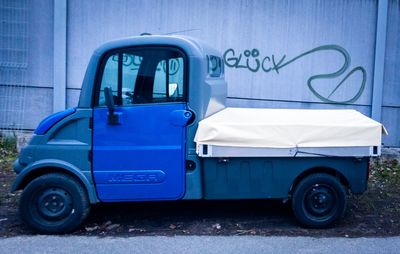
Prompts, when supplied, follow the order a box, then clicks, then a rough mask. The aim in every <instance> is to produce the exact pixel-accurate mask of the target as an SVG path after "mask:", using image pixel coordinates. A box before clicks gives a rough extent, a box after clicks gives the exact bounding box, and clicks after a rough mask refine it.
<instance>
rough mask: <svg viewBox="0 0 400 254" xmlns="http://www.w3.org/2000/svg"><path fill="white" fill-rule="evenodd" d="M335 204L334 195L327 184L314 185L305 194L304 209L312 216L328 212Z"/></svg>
mask: <svg viewBox="0 0 400 254" xmlns="http://www.w3.org/2000/svg"><path fill="white" fill-rule="evenodd" d="M334 206H335V195H334V192H333V190H332V189H331V188H330V187H329V186H324V185H315V186H313V187H312V188H311V189H310V190H309V191H308V193H307V195H306V209H307V210H308V211H309V212H310V213H311V214H312V215H314V216H324V215H326V214H329V213H330V212H331V211H332V209H333V208H334Z"/></svg>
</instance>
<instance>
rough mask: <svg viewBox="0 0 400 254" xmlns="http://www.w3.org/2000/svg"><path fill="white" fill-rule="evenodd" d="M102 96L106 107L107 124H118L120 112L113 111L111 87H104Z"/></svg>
mask: <svg viewBox="0 0 400 254" xmlns="http://www.w3.org/2000/svg"><path fill="white" fill-rule="evenodd" d="M104 98H105V100H106V105H107V108H108V124H110V125H117V124H120V123H121V122H120V115H121V114H120V113H119V112H115V105H114V97H113V93H112V89H111V87H105V88H104Z"/></svg>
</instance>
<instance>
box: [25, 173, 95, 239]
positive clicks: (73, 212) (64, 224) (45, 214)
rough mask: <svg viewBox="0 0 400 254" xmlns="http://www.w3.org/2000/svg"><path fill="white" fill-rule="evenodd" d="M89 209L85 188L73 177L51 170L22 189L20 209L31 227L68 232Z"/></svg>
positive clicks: (77, 224) (58, 232)
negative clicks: (51, 171)
mask: <svg viewBox="0 0 400 254" xmlns="http://www.w3.org/2000/svg"><path fill="white" fill-rule="evenodd" d="M89 211H90V205H89V200H88V197H87V193H86V190H85V189H84V187H83V186H82V184H81V183H80V182H79V181H77V180H76V179H75V178H74V177H72V176H69V175H65V174H60V173H51V174H46V175H43V176H40V177H38V178H36V179H34V180H33V181H32V182H30V183H29V184H28V185H27V187H26V188H25V189H24V191H23V193H22V196H21V200H20V205H19V212H20V216H21V219H22V220H23V221H24V222H25V223H26V224H27V225H28V226H29V227H31V228H32V229H34V230H36V231H39V232H41V233H46V234H61V233H68V232H70V231H72V230H74V229H76V228H77V227H79V226H80V225H81V224H82V222H83V221H84V220H85V219H86V217H87V216H88V214H89Z"/></svg>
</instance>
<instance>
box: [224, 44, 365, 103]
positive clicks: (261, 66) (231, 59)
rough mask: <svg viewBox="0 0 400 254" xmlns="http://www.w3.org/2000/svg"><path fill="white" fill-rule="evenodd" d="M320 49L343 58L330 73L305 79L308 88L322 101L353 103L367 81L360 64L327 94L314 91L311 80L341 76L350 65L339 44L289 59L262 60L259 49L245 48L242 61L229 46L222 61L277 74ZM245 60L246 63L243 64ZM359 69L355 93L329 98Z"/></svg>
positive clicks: (348, 57) (284, 57)
mask: <svg viewBox="0 0 400 254" xmlns="http://www.w3.org/2000/svg"><path fill="white" fill-rule="evenodd" d="M320 51H335V52H338V53H339V54H341V55H342V56H343V58H344V62H343V65H342V66H341V67H340V68H339V69H338V70H337V71H335V72H331V73H324V74H317V75H313V76H311V77H310V78H308V80H307V86H308V88H309V89H310V91H311V92H312V93H313V94H314V95H315V96H316V97H317V98H318V99H320V100H321V101H323V102H328V103H338V104H349V103H354V102H355V101H357V100H358V99H359V98H360V96H361V95H362V93H363V91H364V89H365V84H366V81H367V73H366V71H365V69H364V68H363V67H362V66H357V67H355V68H353V69H351V70H350V71H349V73H348V74H346V75H345V76H344V77H343V78H342V80H341V81H340V82H339V83H338V84H337V85H336V87H335V88H334V89H333V90H332V92H331V93H330V94H329V95H328V96H327V97H325V96H323V95H321V94H320V93H318V92H317V91H316V89H315V88H314V87H313V84H312V83H313V81H315V80H318V79H334V78H337V77H340V76H342V75H343V74H344V73H345V72H346V71H347V70H348V69H349V66H350V62H351V57H350V55H349V53H348V52H347V50H346V49H344V48H343V47H341V46H339V45H323V46H319V47H316V48H313V49H311V50H309V51H306V52H304V53H302V54H300V55H298V56H296V57H294V58H292V59H290V60H286V61H285V59H286V55H283V56H282V57H281V58H279V59H276V58H275V55H271V57H270V56H266V57H264V58H263V59H262V60H260V59H259V58H258V57H259V55H260V51H259V50H258V49H253V50H251V51H250V50H245V51H244V52H243V55H244V56H245V57H246V60H245V61H242V57H243V55H242V54H241V53H240V54H239V55H236V52H235V50H234V49H232V48H230V49H227V50H226V51H225V53H224V61H225V64H226V65H227V66H228V67H230V68H237V69H240V68H244V69H248V70H249V71H251V72H258V71H260V70H262V71H263V72H266V73H268V72H270V71H275V72H276V73H277V74H279V70H280V69H282V68H284V67H285V66H288V65H289V64H291V63H294V62H295V61H297V60H299V59H300V58H302V57H305V56H307V55H310V54H313V53H316V52H320ZM250 57H253V58H254V64H253V65H252V64H250V61H249V59H250ZM243 62H245V63H246V64H244V63H243ZM268 64H270V67H269V68H267V65H268ZM358 71H360V72H361V73H362V81H361V86H360V88H359V89H358V91H357V93H356V94H355V95H354V96H353V97H352V98H350V99H349V100H344V101H335V100H332V99H331V96H332V95H333V94H334V93H335V92H336V91H337V90H338V89H339V88H340V87H341V86H342V85H343V84H344V82H345V81H346V80H347V79H348V78H349V77H350V76H351V75H353V74H354V73H355V72H358Z"/></svg>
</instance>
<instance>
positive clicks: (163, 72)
mask: <svg viewBox="0 0 400 254" xmlns="http://www.w3.org/2000/svg"><path fill="white" fill-rule="evenodd" d="M184 59H185V58H184V55H183V53H182V52H180V51H179V50H177V49H167V48H143V49H135V50H125V51H119V52H115V53H112V54H110V55H108V56H106V58H105V59H104V62H103V67H102V68H103V69H102V72H101V73H102V77H101V80H100V84H99V90H98V92H97V94H98V96H97V101H96V105H98V106H105V95H104V88H106V87H109V88H111V89H112V91H113V97H114V103H115V104H116V105H121V106H124V105H132V104H141V103H162V102H175V101H184V100H185V98H184V97H185V96H184V95H185V79H184V74H185V65H184V62H185V61H184Z"/></svg>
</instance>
